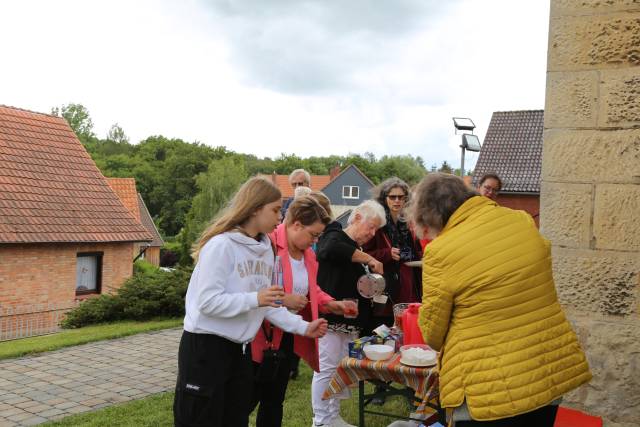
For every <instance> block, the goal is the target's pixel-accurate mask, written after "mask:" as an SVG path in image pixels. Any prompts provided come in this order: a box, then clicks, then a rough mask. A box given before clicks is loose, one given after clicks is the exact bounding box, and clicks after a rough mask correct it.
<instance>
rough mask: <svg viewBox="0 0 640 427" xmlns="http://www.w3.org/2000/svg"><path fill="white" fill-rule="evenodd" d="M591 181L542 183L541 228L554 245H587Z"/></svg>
mask: <svg viewBox="0 0 640 427" xmlns="http://www.w3.org/2000/svg"><path fill="white" fill-rule="evenodd" d="M592 188H593V186H592V185H591V184H568V183H550V182H543V183H542V187H541V192H540V212H543V213H544V214H542V215H540V231H541V232H542V234H543V235H544V236H545V237H546V238H547V239H549V240H550V241H551V243H552V244H553V245H558V246H565V247H572V248H585V249H586V248H589V242H590V238H591V235H590V224H591V205H592V203H591V199H592Z"/></svg>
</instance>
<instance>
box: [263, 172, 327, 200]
mask: <svg viewBox="0 0 640 427" xmlns="http://www.w3.org/2000/svg"><path fill="white" fill-rule="evenodd" d="M262 176H264V177H265V178H267V179H270V180H271V181H272V182H273V183H274V184H275V185H276V186H277V187H278V188H279V189H280V192H281V193H282V198H283V199H288V198H290V197H293V193H294V192H295V190H294V189H293V188H292V187H291V185H290V184H289V175H262ZM330 181H331V177H330V175H311V189H312V190H317V191H321V190H322V189H323V188H324V187H326V186H327V184H329V182H330Z"/></svg>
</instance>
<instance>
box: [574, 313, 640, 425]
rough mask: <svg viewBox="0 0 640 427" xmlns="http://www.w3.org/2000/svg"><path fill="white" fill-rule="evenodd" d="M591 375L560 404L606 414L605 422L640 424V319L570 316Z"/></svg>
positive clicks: (611, 423) (603, 415)
mask: <svg viewBox="0 0 640 427" xmlns="http://www.w3.org/2000/svg"><path fill="white" fill-rule="evenodd" d="M568 317H569V319H570V320H571V321H572V323H573V325H574V327H575V328H576V332H577V334H578V338H579V339H580V342H581V344H582V347H583V349H584V351H585V353H586V354H587V359H588V361H589V366H590V368H591V373H592V374H593V379H592V380H591V382H590V383H589V384H586V385H584V386H582V387H580V388H579V389H577V390H575V391H573V392H571V393H568V394H566V395H565V396H564V399H563V402H562V405H564V406H571V407H581V408H582V409H583V410H585V411H587V412H589V413H592V414H596V415H598V416H601V417H603V418H605V420H606V421H607V422H606V423H605V424H604V425H605V426H614V425H615V426H625V427H626V426H629V427H630V426H638V425H640V376H638V370H639V369H640V321H639V320H638V319H635V320H630V321H628V322H626V321H625V322H620V321H619V320H618V319H615V318H613V319H611V318H609V319H607V318H597V319H593V318H590V317H585V316H578V317H576V316H573V315H571V313H569V316H568Z"/></svg>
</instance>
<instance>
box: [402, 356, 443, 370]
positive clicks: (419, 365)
mask: <svg viewBox="0 0 640 427" xmlns="http://www.w3.org/2000/svg"><path fill="white" fill-rule="evenodd" d="M400 363H402V364H403V365H407V366H411V367H414V368H427V367H429V366H436V363H437V360H435V361H434V362H433V363H427V364H414V363H407V362H405V361H404V359H403V358H402V357H400Z"/></svg>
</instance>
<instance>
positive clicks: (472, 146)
mask: <svg viewBox="0 0 640 427" xmlns="http://www.w3.org/2000/svg"><path fill="white" fill-rule="evenodd" d="M462 148H464V149H465V150H467V151H475V152H476V153H477V152H478V151H480V140H479V139H478V136H477V135H470V134H468V133H465V134H464V135H462Z"/></svg>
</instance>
